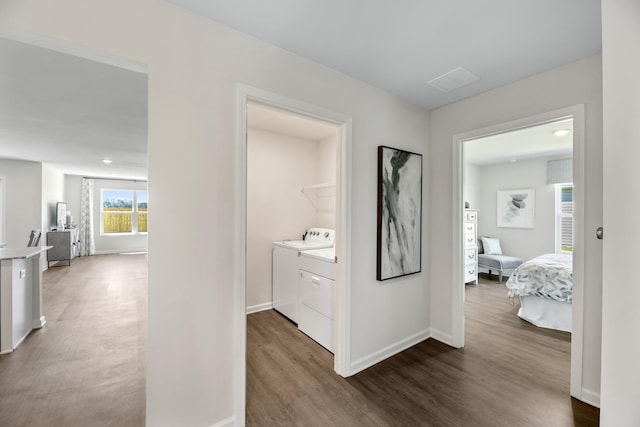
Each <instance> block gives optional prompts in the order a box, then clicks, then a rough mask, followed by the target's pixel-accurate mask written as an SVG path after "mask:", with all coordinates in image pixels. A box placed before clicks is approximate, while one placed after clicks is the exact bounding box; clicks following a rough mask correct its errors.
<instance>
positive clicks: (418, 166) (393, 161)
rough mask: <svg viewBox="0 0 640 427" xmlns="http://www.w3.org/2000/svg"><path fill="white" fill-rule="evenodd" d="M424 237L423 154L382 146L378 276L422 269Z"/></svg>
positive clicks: (379, 170)
mask: <svg viewBox="0 0 640 427" xmlns="http://www.w3.org/2000/svg"><path fill="white" fill-rule="evenodd" d="M421 237H422V156H421V155H420V154H415V153H410V152H408V151H403V150H397V149H394V148H390V147H383V146H380V147H378V248H377V249H378V260H377V261H378V262H377V276H376V277H377V279H378V280H386V279H391V278H393V277H398V276H404V275H407V274H412V273H418V272H419V271H420V269H421V242H422V238H421Z"/></svg>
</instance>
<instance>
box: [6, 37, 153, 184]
mask: <svg viewBox="0 0 640 427" xmlns="http://www.w3.org/2000/svg"><path fill="white" fill-rule="evenodd" d="M0 58H2V61H1V62H0V93H1V94H2V96H0V158H7V159H17V160H30V161H37V162H44V163H48V164H50V165H52V166H53V167H55V168H56V169H59V170H60V171H62V172H64V173H67V174H72V175H83V176H92V177H106V178H111V177H113V178H116V177H117V178H128V179H146V177H147V76H146V75H145V74H142V73H137V72H134V71H129V70H125V69H123V68H119V67H114V66H111V65H106V64H102V63H98V62H94V61H90V60H87V59H83V58H79V57H76V56H72V55H67V54H64V53H59V52H55V51H52V50H49V49H44V48H41V47H36V46H32V45H28V44H24V43H20V42H17V41H13V40H8V39H4V38H0ZM102 159H110V160H112V161H113V162H112V163H111V164H109V165H105V164H104V163H102Z"/></svg>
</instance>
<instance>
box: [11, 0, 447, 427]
mask: <svg viewBox="0 0 640 427" xmlns="http://www.w3.org/2000/svg"><path fill="white" fill-rule="evenodd" d="M2 24H4V25H7V26H10V27H12V28H14V29H17V30H24V31H27V32H29V33H32V34H40V35H43V36H48V37H52V38H55V39H58V40H66V41H67V42H69V43H73V44H75V45H77V46H84V47H86V48H91V49H95V50H97V51H100V52H103V53H109V54H112V55H119V56H122V57H124V58H126V59H128V60H133V61H138V62H141V63H144V64H147V65H148V70H149V191H150V195H151V197H152V209H153V215H150V217H149V227H150V234H149V337H148V363H147V369H148V370H147V417H146V422H147V424H148V425H153V426H154V427H155V426H169V425H180V426H207V425H212V424H215V423H217V422H220V421H224V420H226V421H227V422H228V423H229V424H232V423H233V422H234V419H235V418H234V415H236V414H237V417H238V419H236V422H238V423H239V422H240V418H242V417H243V416H244V413H243V411H240V410H238V411H234V396H235V395H236V394H239V393H244V390H240V389H238V390H236V389H234V387H235V386H236V385H237V386H239V384H238V383H234V372H237V369H238V366H240V365H239V364H242V363H244V361H243V358H242V357H241V355H235V354H234V352H233V349H234V348H235V346H236V342H237V340H243V339H245V337H243V336H241V335H240V332H239V330H238V329H237V327H238V325H235V326H234V322H233V321H234V318H235V317H234V306H235V305H234V304H233V303H232V302H233V301H234V295H235V288H236V287H237V286H238V280H237V278H236V276H235V263H236V259H235V258H234V254H236V253H238V249H237V248H238V246H239V245H244V242H237V241H235V240H234V236H235V230H236V224H237V222H238V221H242V222H243V218H242V215H241V214H240V213H239V212H235V211H234V208H233V207H234V206H237V205H236V200H235V198H236V193H235V188H236V184H237V183H236V182H235V176H236V175H235V174H236V171H235V169H234V165H235V164H236V163H235V153H236V144H237V143H238V141H236V139H237V137H236V135H237V129H236V122H237V118H236V112H237V107H236V94H237V83H244V84H247V85H250V86H253V87H257V88H261V89H264V90H267V91H270V92H274V93H278V94H280V95H282V96H285V97H288V98H292V99H296V100H298V101H300V102H304V103H308V104H312V105H316V106H318V107H321V108H324V109H327V110H331V111H336V112H339V113H342V114H348V115H350V116H351V118H352V120H353V127H352V131H353V132H352V135H353V139H352V155H353V160H352V164H351V165H350V167H351V169H352V170H353V179H352V193H353V197H352V199H351V203H352V207H353V210H352V218H353V221H352V224H353V226H352V229H351V242H352V247H351V248H350V250H351V260H352V265H351V277H350V279H351V302H352V307H351V327H352V342H351V348H350V350H351V359H352V360H351V364H352V365H354V364H357V365H358V366H362V365H363V363H364V364H366V363H367V361H371V360H375V359H376V358H377V357H382V356H385V355H387V354H389V352H392V351H397V350H398V349H399V348H400V347H399V346H401V345H403V344H407V343H409V342H411V341H412V340H413V339H415V337H420V336H423V334H424V333H425V331H428V326H429V316H430V311H429V304H428V300H429V274H428V271H429V270H428V265H427V260H428V259H429V256H430V254H429V248H428V246H427V242H428V241H429V239H428V237H429V235H428V232H427V230H428V229H429V227H428V226H427V224H430V223H431V222H432V221H431V218H430V216H429V215H428V209H427V207H428V206H429V205H428V181H427V180H426V178H425V185H424V190H423V191H424V196H425V204H424V205H423V206H424V207H425V209H424V217H423V224H424V225H425V226H424V227H423V230H424V231H423V233H424V234H423V240H422V241H423V253H422V259H423V272H422V273H420V274H415V275H411V276H408V277H405V278H403V279H398V280H391V281H386V282H384V283H381V282H377V281H376V280H375V270H376V266H375V263H376V261H375V259H376V249H375V247H376V232H375V230H376V221H377V219H376V205H377V203H376V198H377V192H376V180H377V152H376V147H377V146H378V145H392V146H397V147H398V148H402V149H406V150H409V151H412V152H418V153H423V154H424V158H423V162H424V166H425V169H424V173H425V177H426V176H428V175H429V170H428V169H429V164H430V158H429V156H428V152H427V148H426V147H427V144H428V140H429V123H428V121H429V116H428V113H427V112H426V111H425V110H423V109H420V108H417V107H415V106H412V105H410V104H408V103H407V102H404V101H402V100H400V99H399V98H397V97H395V96H392V95H390V94H388V93H386V92H384V91H381V90H378V89H376V88H373V87H372V86H370V85H367V84H364V83H361V82H358V81H355V80H353V79H351V78H348V77H346V76H345V75H343V74H340V73H338V72H335V71H332V70H330V69H328V68H327V67H324V66H319V65H317V64H315V63H312V62H310V61H308V60H305V59H303V58H300V57H298V56H295V55H292V54H290V53H288V52H285V51H282V50H280V49H277V48H275V47H273V46H270V45H268V44H266V43H264V42H261V41H258V40H256V39H255V38H252V37H248V36H244V35H241V34H239V33H237V32H235V31H233V30H230V29H228V28H225V27H222V26H220V25H218V24H216V23H214V22H212V21H210V20H207V19H205V18H201V17H197V16H195V15H192V14H191V13H189V12H186V11H183V10H181V9H179V8H177V7H175V6H173V5H170V4H168V3H165V2H162V1H158V0H138V1H136V2H133V3H132V2H130V1H128V0H113V1H109V2H104V1H100V0H60V1H57V2H49V1H45V0H7V1H4V2H3V3H2V6H1V7H0V25H2ZM142 28H143V30H141V29H142ZM444 163H446V164H450V163H451V161H450V157H447V158H446V162H444ZM444 179H448V178H444ZM449 221H450V216H449ZM444 223H445V224H446V222H444ZM445 228H446V227H445ZM154 230H158V232H155V231H154ZM200 242H202V243H200ZM449 253H450V252H449ZM444 264H446V263H444ZM389 349H391V350H389ZM356 362H357V363H356Z"/></svg>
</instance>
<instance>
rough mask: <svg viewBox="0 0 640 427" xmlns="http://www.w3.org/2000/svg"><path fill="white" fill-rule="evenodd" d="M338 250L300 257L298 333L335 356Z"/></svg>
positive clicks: (310, 251)
mask: <svg viewBox="0 0 640 427" xmlns="http://www.w3.org/2000/svg"><path fill="white" fill-rule="evenodd" d="M335 269H336V264H335V248H326V249H315V250H309V251H304V252H301V253H300V274H299V275H300V281H299V287H300V302H299V305H298V329H300V330H301V331H302V332H304V333H305V334H307V335H308V336H309V337H311V338H313V340H315V341H316V342H317V343H319V344H320V345H322V346H323V347H324V348H326V349H327V350H329V351H330V352H332V353H333V348H334V345H333V343H334V312H335V299H334V295H335V281H334V280H335Z"/></svg>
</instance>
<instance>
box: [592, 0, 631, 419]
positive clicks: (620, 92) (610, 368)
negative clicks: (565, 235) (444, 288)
mask: <svg viewBox="0 0 640 427" xmlns="http://www.w3.org/2000/svg"><path fill="white" fill-rule="evenodd" d="M638 23H640V3H639V2H638V1H637V0H616V1H612V0H604V1H603V2H602V44H603V58H602V62H603V64H602V68H603V88H604V150H605V151H604V179H605V181H604V240H603V243H604V259H603V272H604V277H603V282H604V283H603V296H602V299H603V304H602V409H601V411H600V425H602V426H603V427H614V426H637V425H640V405H638V397H637V396H638V384H640V368H639V367H638V361H639V360H640V340H639V339H638V325H640V310H638V307H637V301H639V300H640V287H639V286H638V284H637V280H636V279H635V278H636V277H637V266H638V259H640V248H639V247H638V245H637V244H636V242H637V241H638V239H640V228H638V227H637V226H636V224H637V213H638V212H640V201H639V200H638V198H637V197H635V196H636V195H637V194H640V180H639V179H638V159H639V158H640V144H638V141H640V125H639V122H638V117H640V96H638V94H639V93H640V83H638V75H640V56H638V55H635V54H630V53H629V49H628V47H629V46H638V44H639V43H640V25H638Z"/></svg>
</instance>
